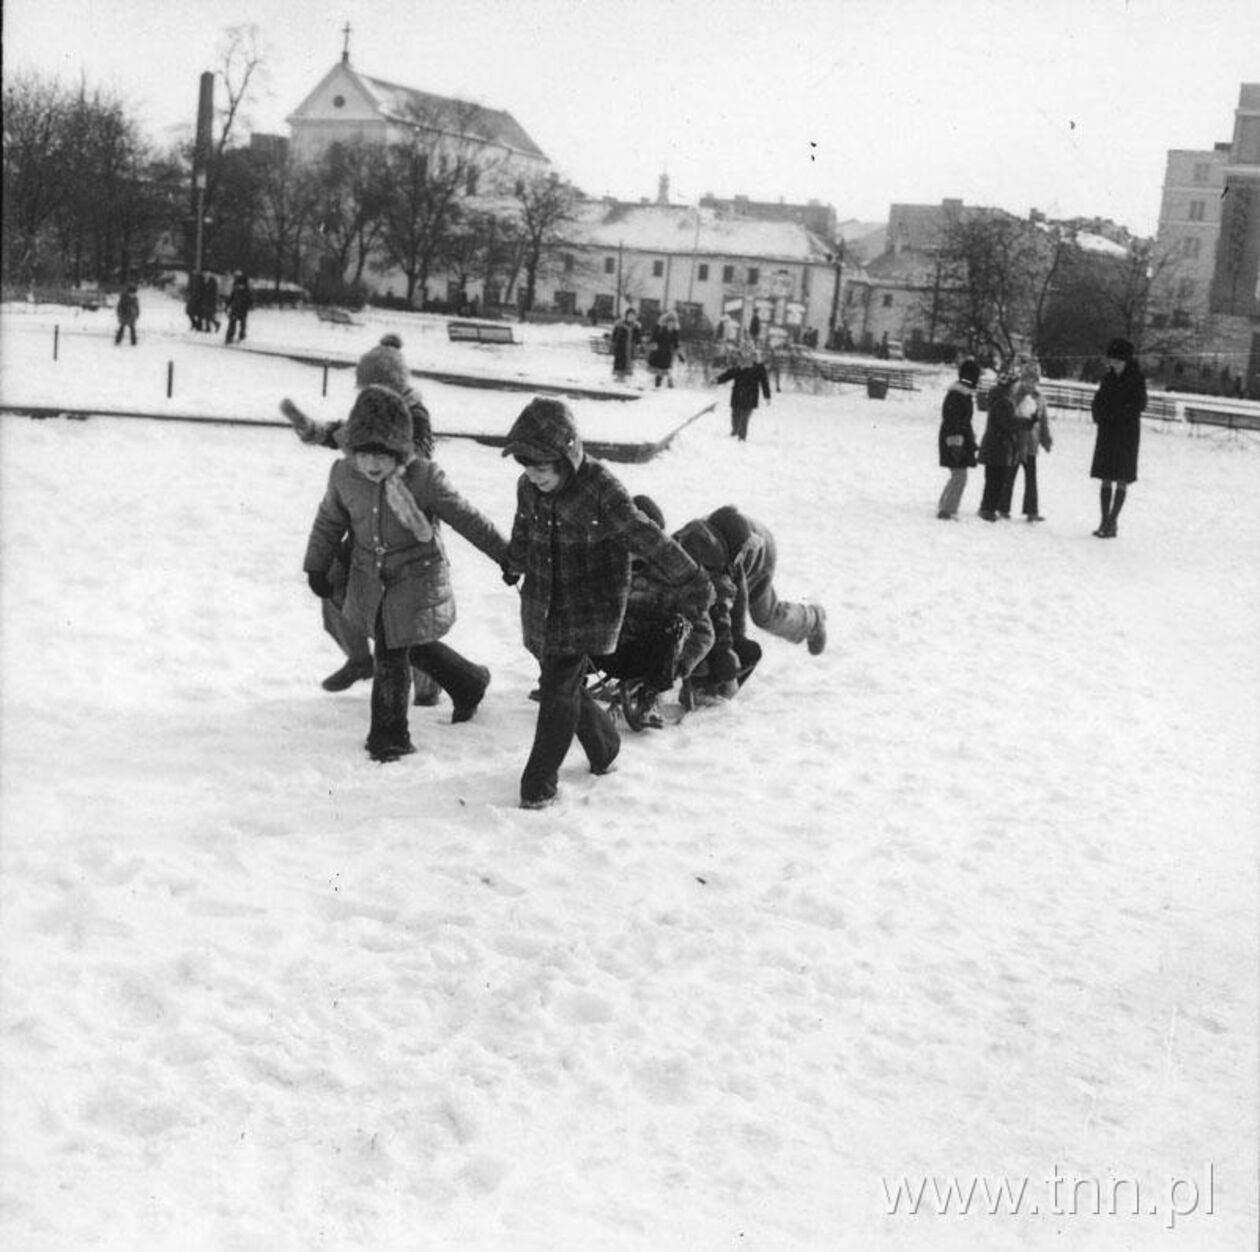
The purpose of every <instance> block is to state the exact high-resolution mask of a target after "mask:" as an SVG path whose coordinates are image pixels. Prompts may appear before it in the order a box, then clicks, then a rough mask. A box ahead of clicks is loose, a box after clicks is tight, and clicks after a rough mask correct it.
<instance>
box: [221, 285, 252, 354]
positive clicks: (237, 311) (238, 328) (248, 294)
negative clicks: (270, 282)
mask: <svg viewBox="0 0 1260 1252" xmlns="http://www.w3.org/2000/svg"><path fill="white" fill-rule="evenodd" d="M253 307H254V293H253V292H252V291H251V290H250V288H249V278H248V277H247V276H246V275H245V274H243V273H238V274H237V275H236V277H235V278H233V280H232V290H231V291H230V292H228V298H227V315H228V324H227V335H226V337H225V342H227V343H231V342H232V341H233V340H234V339H237V338H239V339H240V341H241V342H242V343H244V342H245V323H246V321H247V320H248V318H249V311H250V309H252V308H253Z"/></svg>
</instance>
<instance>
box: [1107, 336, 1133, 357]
mask: <svg viewBox="0 0 1260 1252" xmlns="http://www.w3.org/2000/svg"><path fill="white" fill-rule="evenodd" d="M1107 355H1108V356H1109V357H1110V358H1111V359H1112V360H1113V361H1131V360H1133V345H1132V344H1131V343H1130V342H1129V341H1128V340H1127V339H1113V340H1112V341H1111V342H1110V343H1109V344H1108V345H1107Z"/></svg>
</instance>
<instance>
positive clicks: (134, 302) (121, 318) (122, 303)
mask: <svg viewBox="0 0 1260 1252" xmlns="http://www.w3.org/2000/svg"><path fill="white" fill-rule="evenodd" d="M117 314H118V325H119V326H134V325H135V324H136V322H137V321H138V320H139V318H140V299H139V297H138V296H137V295H136V293H135V292H134V291H124V292H123V294H122V295H121V296H119V297H118V309H117Z"/></svg>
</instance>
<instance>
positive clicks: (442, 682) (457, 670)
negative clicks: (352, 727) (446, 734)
mask: <svg viewBox="0 0 1260 1252" xmlns="http://www.w3.org/2000/svg"><path fill="white" fill-rule="evenodd" d="M375 644H376V668H375V670H374V671H373V674H372V721H371V726H370V728H369V730H368V740H367V747H368V751H369V752H371V751H374V750H375V749H378V748H389V747H409V746H410V744H411V734H410V731H409V730H408V729H407V705H408V701H409V698H410V695H411V666H413V665H414V666H415V667H416V669H419V670H423V671H424V672H425V673H426V674H428V675H429V677H430V678H432V679H433V681H434V682H436V683H437V685H438V686H439V687H441V688H442V690H443V691H445V692H446V694H447V695H449V696H450V697H451V701H452V702H453V703H455V704H470V703H471V704H475V703H476V702H477V700H478V699H480V696H481V693H482V691H483V690H484V688H485V681H484V678H483V675H482V672H481V669H480V667H479V666H476V665H474V664H473V663H472V662H471V661H469V660H467V659H466V658H465V657H462V656H460V654H459V653H458V652H456V651H455V649H454V648H448V647H447V646H446V644H444V643H417V644H412V645H411V647H409V648H387V647H386V646H385V631H384V627H383V626H382V624H381V620H380V618H379V617H378V618H377V619H376V639H375Z"/></svg>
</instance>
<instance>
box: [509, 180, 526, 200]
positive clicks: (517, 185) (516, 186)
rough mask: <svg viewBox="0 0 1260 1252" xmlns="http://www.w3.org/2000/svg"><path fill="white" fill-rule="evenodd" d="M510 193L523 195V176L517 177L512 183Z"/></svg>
mask: <svg viewBox="0 0 1260 1252" xmlns="http://www.w3.org/2000/svg"><path fill="white" fill-rule="evenodd" d="M512 194H513V195H514V196H523V195H524V194H525V180H524V179H523V178H518V179H517V180H516V182H514V183H513V184H512Z"/></svg>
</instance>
